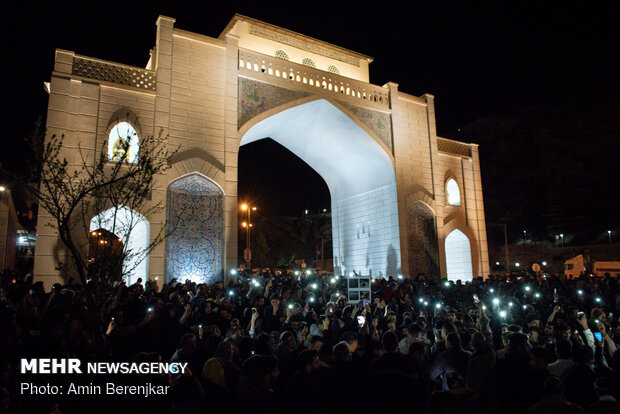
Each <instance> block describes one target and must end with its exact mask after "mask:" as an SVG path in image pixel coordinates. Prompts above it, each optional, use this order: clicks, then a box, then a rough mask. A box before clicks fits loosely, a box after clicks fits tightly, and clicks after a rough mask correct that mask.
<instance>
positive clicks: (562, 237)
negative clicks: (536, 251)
mask: <svg viewBox="0 0 620 414" xmlns="http://www.w3.org/2000/svg"><path fill="white" fill-rule="evenodd" d="M560 238H561V239H562V247H564V233H560Z"/></svg>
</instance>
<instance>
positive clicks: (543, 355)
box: [530, 346, 549, 363]
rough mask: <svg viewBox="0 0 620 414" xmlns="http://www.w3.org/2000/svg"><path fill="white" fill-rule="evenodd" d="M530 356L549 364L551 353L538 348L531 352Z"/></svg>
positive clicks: (540, 347)
mask: <svg viewBox="0 0 620 414" xmlns="http://www.w3.org/2000/svg"><path fill="white" fill-rule="evenodd" d="M530 356H531V357H533V358H537V359H541V360H543V361H545V363H547V362H549V361H548V360H549V352H547V350H546V349H545V348H543V347H542V346H536V347H534V348H532V350H531V351H530Z"/></svg>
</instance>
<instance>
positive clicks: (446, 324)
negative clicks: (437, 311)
mask: <svg viewBox="0 0 620 414" xmlns="http://www.w3.org/2000/svg"><path fill="white" fill-rule="evenodd" d="M441 329H445V331H446V333H453V332H456V326H455V325H454V324H453V323H452V322H450V321H447V320H446V321H443V326H442V327H441Z"/></svg>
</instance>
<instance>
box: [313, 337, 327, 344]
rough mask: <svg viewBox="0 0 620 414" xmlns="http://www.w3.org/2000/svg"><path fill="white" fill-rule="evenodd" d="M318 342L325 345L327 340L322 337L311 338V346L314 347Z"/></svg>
mask: <svg viewBox="0 0 620 414" xmlns="http://www.w3.org/2000/svg"><path fill="white" fill-rule="evenodd" d="M317 342H323V343H325V339H323V337H322V336H321V335H312V337H311V338H310V345H314V344H315V343H317Z"/></svg>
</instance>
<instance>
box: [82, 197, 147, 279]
mask: <svg viewBox="0 0 620 414" xmlns="http://www.w3.org/2000/svg"><path fill="white" fill-rule="evenodd" d="M98 229H105V230H107V231H109V232H110V233H114V234H115V235H116V236H117V237H118V238H119V239H120V240H121V241H122V242H123V249H124V253H125V254H126V259H125V260H124V261H123V274H124V280H125V283H127V285H128V286H129V285H132V284H134V283H136V281H137V280H138V278H142V283H143V284H144V283H146V281H147V280H148V274H149V260H148V259H149V258H148V254H147V253H148V252H147V249H148V246H149V242H150V226H149V222H148V220H147V219H146V218H144V217H143V216H142V215H141V214H139V213H137V212H135V211H133V210H131V209H129V208H127V207H124V206H119V207H112V208H110V209H108V210H106V211H104V212H103V213H101V214H99V215H97V216H95V217H93V218H92V220H91V221H90V231H91V232H92V231H95V230H98Z"/></svg>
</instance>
